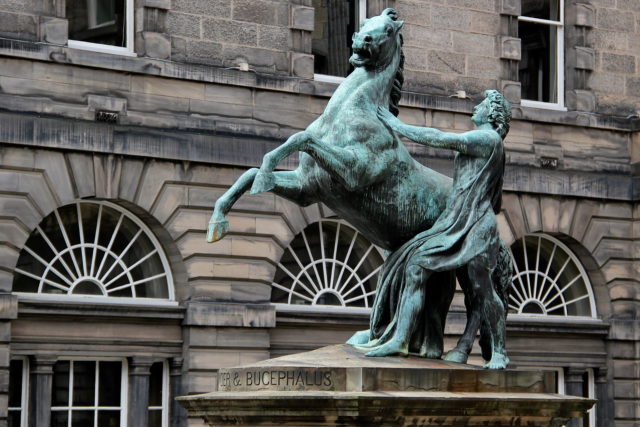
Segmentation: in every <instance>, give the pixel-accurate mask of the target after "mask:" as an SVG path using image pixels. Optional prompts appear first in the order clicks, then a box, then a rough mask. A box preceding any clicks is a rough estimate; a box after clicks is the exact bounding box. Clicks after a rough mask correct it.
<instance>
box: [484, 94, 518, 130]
mask: <svg viewBox="0 0 640 427" xmlns="http://www.w3.org/2000/svg"><path fill="white" fill-rule="evenodd" d="M484 96H485V98H487V99H489V102H490V110H489V122H490V123H491V125H492V126H493V128H494V129H495V130H496V132H498V134H500V136H501V137H502V139H504V138H505V137H506V136H507V133H509V122H510V121H511V104H509V101H507V100H506V99H505V98H504V96H502V94H501V93H500V92H498V91H497V90H487V91H485V92H484Z"/></svg>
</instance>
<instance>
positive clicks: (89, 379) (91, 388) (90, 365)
mask: <svg viewBox="0 0 640 427" xmlns="http://www.w3.org/2000/svg"><path fill="white" fill-rule="evenodd" d="M95 393H96V362H88V361H75V362H73V406H93V405H94V404H95ZM74 420H75V415H74ZM74 422H75V421H74Z"/></svg>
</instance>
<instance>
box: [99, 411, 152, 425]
mask: <svg viewBox="0 0 640 427" xmlns="http://www.w3.org/2000/svg"><path fill="white" fill-rule="evenodd" d="M149 425H151V424H149ZM98 427H120V411H99V412H98Z"/></svg>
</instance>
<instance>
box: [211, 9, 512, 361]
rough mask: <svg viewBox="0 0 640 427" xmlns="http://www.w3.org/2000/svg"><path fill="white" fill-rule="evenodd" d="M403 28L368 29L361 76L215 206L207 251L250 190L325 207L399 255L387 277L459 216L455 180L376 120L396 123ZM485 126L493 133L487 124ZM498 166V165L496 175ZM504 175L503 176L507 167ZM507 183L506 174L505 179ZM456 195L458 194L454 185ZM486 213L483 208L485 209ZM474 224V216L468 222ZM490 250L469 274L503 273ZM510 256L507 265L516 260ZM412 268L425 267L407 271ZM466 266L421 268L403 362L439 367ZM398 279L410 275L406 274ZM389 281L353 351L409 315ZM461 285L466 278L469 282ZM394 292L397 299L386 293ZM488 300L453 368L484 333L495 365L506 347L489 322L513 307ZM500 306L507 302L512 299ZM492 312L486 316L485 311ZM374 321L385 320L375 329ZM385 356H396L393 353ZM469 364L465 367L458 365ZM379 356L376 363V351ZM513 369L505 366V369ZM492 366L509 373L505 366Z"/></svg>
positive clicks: (371, 22) (471, 315) (360, 35)
mask: <svg viewBox="0 0 640 427" xmlns="http://www.w3.org/2000/svg"><path fill="white" fill-rule="evenodd" d="M397 18H398V17H397V13H396V12H395V11H394V10H393V9H386V10H385V11H383V12H382V14H380V15H379V16H375V17H372V18H370V19H367V20H365V21H364V23H363V24H362V25H361V27H360V30H359V32H357V33H355V34H354V36H353V45H352V48H353V55H352V56H351V58H350V62H351V64H352V65H353V66H354V68H355V69H354V71H353V72H352V73H351V74H350V75H349V76H348V77H347V78H346V79H345V80H344V81H343V82H342V83H341V84H340V86H339V87H338V88H337V90H336V92H335V93H334V95H333V96H332V97H331V99H330V100H329V103H328V104H327V107H326V109H325V111H324V112H323V114H322V115H321V116H320V117H318V119H316V120H315V121H314V122H313V123H311V124H310V125H309V126H308V127H307V129H306V130H305V131H302V132H298V133H296V134H294V135H293V136H291V137H290V138H289V139H288V140H287V141H286V142H285V143H284V144H282V145H281V146H280V147H278V148H277V149H275V150H273V151H271V152H270V153H267V154H266V155H265V156H264V160H263V163H262V165H261V167H260V169H250V170H248V171H247V172H245V173H244V174H243V175H242V176H241V177H240V178H239V179H238V180H237V181H236V183H234V185H233V186H232V187H231V188H230V189H229V190H228V191H227V192H226V193H225V194H224V195H223V196H221V197H220V198H219V199H218V200H217V201H216V204H215V209H214V212H213V215H212V217H211V221H210V223H209V228H208V231H207V240H208V241H209V242H213V241H216V240H219V239H221V238H223V237H224V235H225V234H226V233H227V232H228V229H229V224H228V222H227V220H226V219H225V216H226V214H227V213H228V212H229V210H230V209H231V207H232V206H233V204H234V203H235V202H236V201H237V200H238V198H239V197H240V196H241V195H242V194H243V193H245V192H246V191H248V190H249V189H251V193H252V194H257V193H261V192H264V191H272V192H274V193H275V194H277V195H279V196H281V197H284V198H286V199H288V200H291V201H293V202H295V203H297V204H299V205H302V206H307V205H309V204H311V203H316V202H323V203H325V204H326V205H327V206H329V207H330V208H331V209H332V210H334V211H335V212H336V213H337V214H338V215H339V216H341V217H342V218H344V219H345V220H347V221H349V222H350V223H351V224H352V225H353V226H354V227H356V228H357V229H358V231H359V232H360V233H362V234H363V235H364V236H365V237H367V238H368V239H369V240H370V241H371V242H373V243H374V244H376V245H378V246H380V247H382V248H383V249H386V250H387V251H389V252H390V253H391V255H390V256H389V258H388V260H387V261H386V262H385V267H384V268H383V271H384V272H385V273H386V272H387V271H389V268H388V266H389V265H391V264H389V262H390V261H392V260H396V259H398V256H397V255H396V254H397V253H398V251H400V250H402V248H405V247H406V245H408V244H411V242H415V241H416V238H417V236H421V235H424V233H429V230H430V229H431V228H432V227H434V225H435V224H437V221H438V218H440V217H441V215H442V213H443V212H445V213H446V212H450V211H451V207H450V206H452V200H453V199H452V198H451V197H450V194H452V193H451V191H452V181H451V179H450V178H448V177H446V176H444V175H442V174H439V173H437V172H435V171H433V170H431V169H429V168H427V167H425V166H423V165H421V164H420V163H418V162H416V161H415V160H414V159H413V158H412V157H411V156H410V154H409V152H408V151H407V149H406V148H405V147H404V145H403V144H402V143H401V142H400V140H399V139H398V137H397V136H396V135H395V134H394V133H393V131H392V130H391V129H390V128H389V125H387V124H385V123H384V122H383V121H381V120H380V119H379V118H378V117H377V114H378V109H379V108H381V107H383V108H388V109H389V110H390V111H391V112H392V113H393V114H396V115H397V113H398V101H399V99H400V90H401V87H402V82H403V75H402V73H403V63H404V56H403V53H402V36H401V34H400V29H401V28H402V25H403V22H402V21H399V20H398V19H397ZM485 125H486V126H489V125H488V124H483V126H485ZM477 132H480V133H481V134H483V135H484V134H486V135H491V136H487V138H488V140H489V141H494V140H495V139H496V137H497V138H498V139H500V138H499V136H497V135H498V134H497V133H496V132H495V131H494V130H491V129H489V128H488V127H487V129H482V130H481V131H477ZM493 145H494V146H498V145H499V147H500V153H502V148H501V147H502V145H501V142H500V144H497V143H496V144H493ZM478 149H479V148H478ZM296 151H300V152H301V153H300V165H299V167H298V168H297V169H296V170H294V171H287V172H274V169H275V167H276V166H277V165H278V163H279V162H280V161H282V160H283V159H284V158H286V157H287V156H289V155H290V154H292V153H294V152H296ZM482 159H485V158H484V157H482ZM494 163H495V162H492V163H491V165H492V166H491V167H493V165H494ZM499 166H500V167H501V168H503V164H502V163H500V165H499ZM501 174H502V172H500V174H499V175H500V177H501V176H502V175H501ZM491 176H492V177H493V176H494V175H493V174H492V175H491ZM487 179H489V178H487ZM485 180H486V179H485ZM489 180H490V181H491V185H490V187H491V189H492V191H494V192H496V193H497V194H499V193H500V190H501V179H500V184H499V185H498V184H497V182H494V181H495V180H494V178H490V179H489ZM454 183H455V181H454ZM453 188H454V191H456V188H457V187H455V185H454V187H453ZM453 194H458V193H453ZM456 203H457V202H456ZM478 205H482V207H483V208H484V207H485V204H482V203H480V202H479V204H478ZM474 206H475V205H474ZM494 206H495V205H494ZM483 212H484V211H483ZM475 215H476V214H475V213H469V215H468V216H469V217H475ZM483 215H484V213H483ZM483 218H484V217H483ZM485 221H488V222H489V221H490V220H485ZM494 221H495V218H494ZM489 234H490V235H491V236H493V234H491V233H489ZM464 242H465V240H464V239H463V238H462V239H459V243H460V244H464ZM469 244H470V245H473V244H474V243H473V242H471V243H469ZM490 249H491V250H492V252H491V253H490V255H491V256H492V257H493V256H495V258H494V259H492V260H491V261H487V262H486V263H476V262H475V258H474V259H471V258H469V259H466V258H464V257H462V258H464V261H466V262H465V263H464V265H467V264H469V263H471V267H469V268H472V267H475V266H476V265H479V266H483V267H484V266H489V267H492V266H493V265H496V260H498V254H501V255H503V256H504V253H503V252H504V251H502V250H499V245H497V246H496V245H492V246H491V248H490ZM507 251H508V249H507ZM506 254H507V255H506V256H507V257H508V252H506ZM462 258H461V259H462ZM403 259H404V258H403ZM405 261H406V260H405ZM405 261H400V263H399V264H398V265H399V266H401V267H402V266H403V265H404V264H406V262H405ZM409 265H419V264H407V265H406V266H407V267H408V266H409ZM462 265H463V264H460V265H453V264H451V265H449V264H447V266H448V267H451V268H449V269H447V268H443V269H438V267H437V266H436V265H434V264H432V263H429V264H428V266H426V267H427V268H428V270H427V269H425V268H424V267H420V268H422V269H423V270H424V271H425V272H427V271H428V272H427V273H420V272H418V271H411V273H416V276H415V279H416V280H418V281H420V283H416V284H415V288H416V289H420V291H419V292H418V293H417V294H416V293H411V292H410V293H409V294H407V295H408V296H409V297H410V298H413V299H416V298H417V299H419V301H418V300H416V301H415V305H417V306H418V310H417V311H416V312H415V313H414V312H411V313H410V314H411V315H412V316H414V317H413V318H412V322H413V324H414V325H415V330H413V331H411V333H410V334H409V332H408V331H405V332H407V334H408V335H409V336H408V344H407V346H406V349H405V348H399V351H400V352H405V350H406V351H410V352H415V353H419V354H421V355H423V356H425V357H431V358H439V357H441V355H442V350H443V349H442V346H443V333H444V321H445V319H446V314H447V311H448V308H449V305H450V303H451V299H452V297H453V292H454V287H455V278H454V270H455V269H456V268H458V267H462ZM497 266H498V267H497V268H495V269H494V270H493V276H496V277H498V276H501V275H500V274H498V273H500V272H502V273H505V274H502V276H505V277H506V276H509V280H510V270H509V271H508V272H505V271H503V270H504V269H505V268H507V269H508V268H509V267H510V264H508V262H504V260H502V258H501V260H498V261H497ZM501 269H502V270H501ZM400 270H401V271H404V270H406V268H400ZM400 270H399V271H400ZM385 273H383V274H381V275H380V278H379V282H378V293H377V296H376V301H380V304H385V305H386V308H387V310H382V311H379V313H381V316H378V317H375V316H372V320H371V322H372V323H371V324H372V328H371V330H369V331H361V332H359V333H357V334H356V335H355V336H354V337H353V338H352V339H351V340H350V341H349V342H350V343H352V344H360V345H363V344H367V343H370V341H373V340H378V339H379V338H381V336H382V335H384V333H385V331H386V330H387V328H388V327H389V326H390V324H391V322H393V321H394V320H393V319H394V318H395V317H394V314H395V313H400V312H403V311H402V310H403V309H402V308H401V307H400V306H399V303H401V301H398V300H397V298H398V297H400V298H401V299H403V298H405V296H404V294H403V293H402V292H397V289H395V288H394V286H393V285H392V286H390V287H389V286H385V283H383V280H386V279H384V278H385V277H387V276H386V275H385ZM458 275H459V277H462V275H463V274H462V273H458ZM492 283H493V282H492ZM494 287H495V288H496V289H497V290H501V289H503V288H504V287H503V286H496V285H495V284H494V285H493V286H492V287H491V289H494ZM465 289H466V290H467V291H468V290H470V289H471V286H465ZM483 289H484V288H483ZM505 289H506V288H505ZM387 290H389V291H390V292H389V293H387ZM391 290H393V291H391ZM474 290H475V287H474ZM484 294H485V293H484V291H482V292H480V291H478V292H475V293H474V292H466V294H465V295H466V296H465V301H467V312H468V314H467V327H466V329H465V334H464V336H463V337H462V338H461V340H460V342H459V343H458V346H457V347H456V351H457V352H458V353H456V354H458V357H455V359H456V360H458V361H462V362H464V361H466V356H467V354H468V351H470V348H471V345H470V344H469V341H470V342H473V338H474V337H475V333H476V332H477V330H478V327H481V335H482V338H481V345H482V346H483V354H484V355H485V356H487V355H488V356H491V354H492V353H493V347H499V346H500V345H502V346H503V344H500V343H499V342H497V338H496V337H498V336H503V335H504V334H503V333H502V335H500V334H496V333H494V332H495V330H496V328H504V321H502V322H501V323H500V324H499V325H496V326H495V327H494V326H491V325H489V324H488V322H487V321H486V319H487V315H488V314H490V313H488V308H491V309H496V313H497V314H498V317H500V316H502V317H504V316H503V315H502V313H504V310H505V308H504V307H506V305H504V304H503V303H502V302H500V304H503V308H502V311H500V310H498V309H497V308H496V306H495V304H491V305H487V304H484V303H482V304H480V305H478V303H477V302H478V301H479V300H480V299H481V298H482V297H483V296H484ZM498 294H500V291H499V292H498ZM501 296H502V298H503V297H504V293H503V294H502V295H501ZM485 306H487V307H488V308H487V309H486V310H485ZM380 308H382V307H380ZM374 314H376V311H375V310H374ZM374 317H375V318H376V319H377V320H376V321H375V324H374ZM491 318H492V319H493V317H491ZM391 327H392V328H394V327H393V326H391ZM402 331H404V330H402ZM403 333H404V332H403ZM469 337H470V338H469ZM403 339H407V337H404V338H403ZM376 342H377V343H380V341H376ZM494 343H497V344H494ZM371 344H374V343H373V342H372V343H371ZM385 348H386V349H387V350H388V349H389V348H390V347H385ZM383 352H385V353H387V351H383ZM462 354H464V357H461V356H460V355H462ZM371 355H375V350H373V353H371ZM452 357H453V353H452ZM463 359H464V360H463ZM506 363H507V359H506V356H505V359H504V363H503V364H502V365H506ZM488 366H489V367H492V368H495V367H504V366H498V364H490V365H488Z"/></svg>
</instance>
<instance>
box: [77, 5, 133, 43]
mask: <svg viewBox="0 0 640 427" xmlns="http://www.w3.org/2000/svg"><path fill="white" fill-rule="evenodd" d="M125 1H126V0H67V1H66V16H67V19H68V20H69V40H78V41H83V42H88V43H98V44H106V45H110V46H119V47H126V45H127V34H126V32H127V23H126V6H125Z"/></svg>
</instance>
